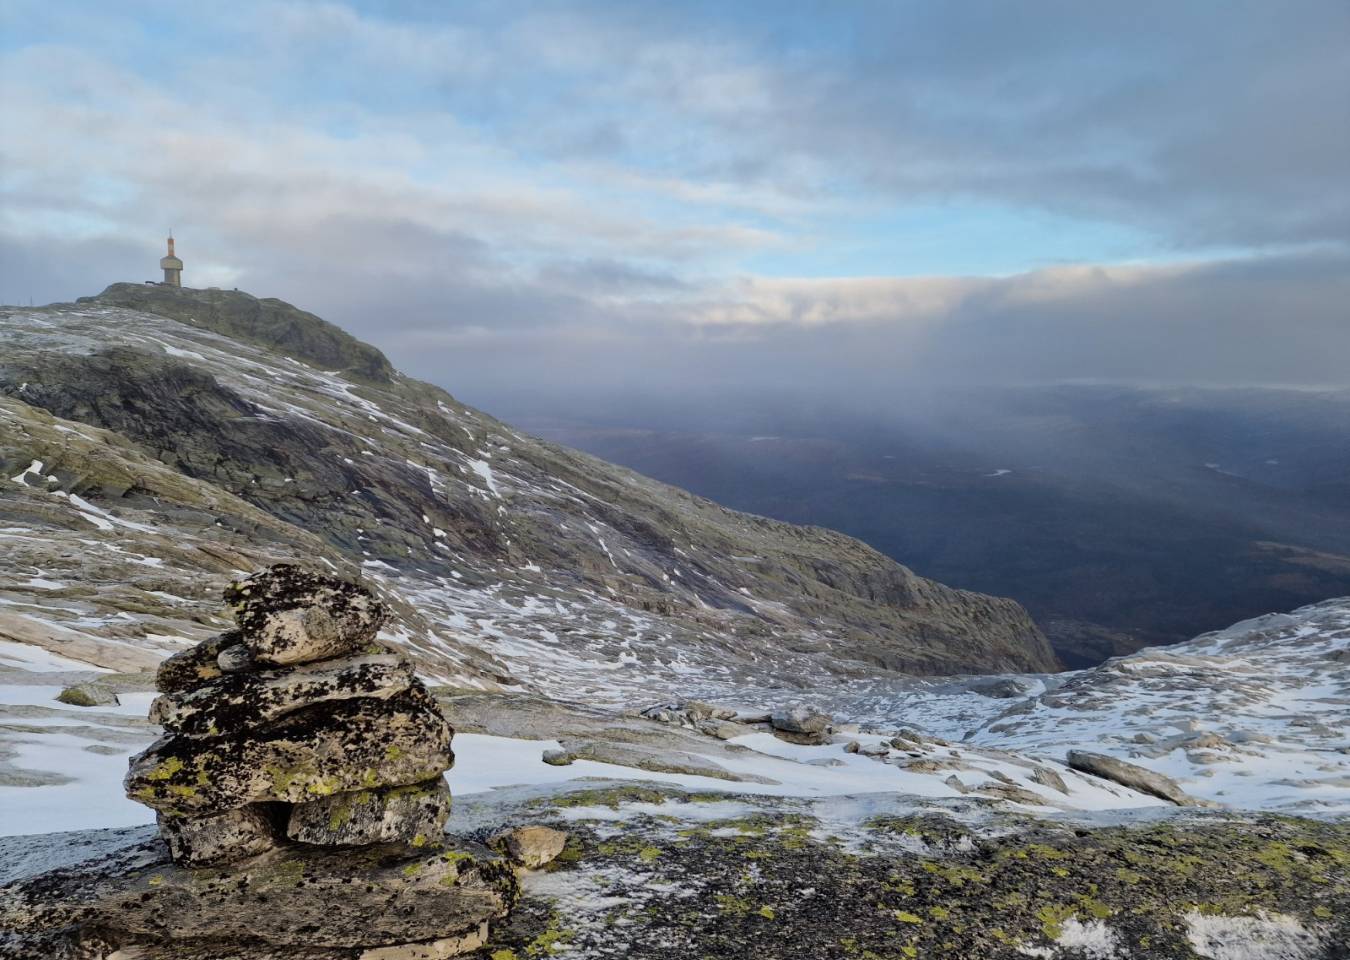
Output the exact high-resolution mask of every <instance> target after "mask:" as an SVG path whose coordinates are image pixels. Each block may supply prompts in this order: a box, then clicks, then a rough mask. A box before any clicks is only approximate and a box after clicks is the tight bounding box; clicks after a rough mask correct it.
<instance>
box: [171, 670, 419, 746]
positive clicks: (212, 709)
mask: <svg viewBox="0 0 1350 960" xmlns="http://www.w3.org/2000/svg"><path fill="white" fill-rule="evenodd" d="M412 681H413V672H412V665H411V664H409V663H408V662H406V661H403V660H400V659H399V658H398V657H393V656H380V657H355V658H352V659H347V660H336V661H332V660H330V661H325V662H323V663H315V664H305V665H303V666H299V667H291V668H286V669H280V670H277V669H273V670H259V671H256V672H250V673H236V674H230V675H229V676H222V677H220V678H218V679H216V680H212V681H211V682H210V683H206V684H203V685H202V686H200V687H198V688H197V689H195V690H189V691H187V692H186V693H172V694H164V695H163V696H160V697H158V698H156V700H155V702H154V703H152V704H151V705H150V719H151V721H153V722H154V723H158V724H160V725H161V726H162V727H164V729H165V730H167V731H169V732H170V733H181V734H186V735H190V736H212V737H213V736H217V735H220V734H228V733H236V732H239V731H242V730H248V729H251V728H254V727H257V726H260V725H262V724H264V723H267V722H269V721H272V720H276V719H277V718H279V717H283V716H285V715H286V714H288V713H294V712H295V711H296V710H299V709H300V708H301V707H307V706H311V705H313V704H317V703H325V702H331V701H335V700H350V699H353V698H355V697H372V698H376V699H381V700H383V699H388V698H389V697H392V696H394V695H395V694H398V693H401V692H402V691H404V690H406V689H408V687H409V686H410V685H411V684H412Z"/></svg>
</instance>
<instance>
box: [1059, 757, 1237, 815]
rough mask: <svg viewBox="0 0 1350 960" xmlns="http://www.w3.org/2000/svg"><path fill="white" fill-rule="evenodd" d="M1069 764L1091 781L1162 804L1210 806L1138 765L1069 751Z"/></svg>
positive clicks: (1168, 779) (1174, 783) (1166, 779)
mask: <svg viewBox="0 0 1350 960" xmlns="http://www.w3.org/2000/svg"><path fill="white" fill-rule="evenodd" d="M1068 764H1069V766H1070V767H1071V768H1073V769H1074V770H1080V771H1082V772H1083V773H1090V774H1092V775H1093V776H1094V777H1101V778H1102V779H1104V780H1111V781H1114V782H1115V783H1118V784H1120V785H1121V786H1123V787H1129V788H1130V789H1131V790H1138V791H1140V792H1142V793H1147V794H1151V795H1152V796H1155V797H1158V798H1159V799H1162V800H1169V801H1171V802H1172V803H1175V804H1176V805H1177V806H1179V807H1203V806H1213V804H1211V803H1209V802H1208V801H1205V800H1201V799H1198V798H1196V797H1193V796H1191V795H1190V794H1189V793H1187V792H1186V791H1185V790H1183V789H1181V785H1180V784H1179V783H1177V782H1176V781H1175V780H1173V779H1172V778H1171V777H1169V776H1165V775H1164V774H1161V773H1156V772H1154V771H1152V770H1149V769H1146V768H1145V767H1141V766H1139V765H1138V764H1134V763H1128V762H1126V761H1124V760H1118V759H1116V758H1115V757H1108V756H1106V755H1105V754H1103V753H1091V752H1089V751H1087V750H1070V751H1069V755H1068Z"/></svg>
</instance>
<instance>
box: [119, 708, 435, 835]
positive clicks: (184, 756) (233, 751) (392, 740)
mask: <svg viewBox="0 0 1350 960" xmlns="http://www.w3.org/2000/svg"><path fill="white" fill-rule="evenodd" d="M453 736H454V729H453V728H452V727H451V726H450V724H449V723H448V722H446V720H445V717H443V716H442V715H441V712H440V709H439V708H438V707H437V706H436V701H435V700H433V699H432V698H431V695H430V694H429V693H427V692H426V689H425V688H424V687H423V686H422V685H421V684H420V683H414V684H413V686H411V687H409V688H408V689H407V690H405V691H404V692H402V693H400V694H398V695H397V696H395V697H393V698H391V699H389V700H373V699H369V698H362V699H357V700H342V701H338V702H336V703H323V704H319V705H317V706H313V707H306V708H304V709H303V710H298V711H296V712H295V713H292V714H289V715H288V716H286V717H283V718H282V719H281V720H279V721H277V722H276V723H275V724H273V725H272V726H269V727H267V728H265V729H263V730H259V731H256V732H254V733H252V734H250V735H248V736H242V737H230V736H221V737H181V736H169V737H163V738H161V739H160V740H157V741H156V742H155V743H153V744H151V746H150V747H149V748H147V749H146V750H145V751H143V752H142V753H139V754H137V755H136V756H134V757H132V758H131V761H130V766H131V769H130V770H129V771H128V773H127V776H126V780H125V781H124V785H125V787H126V791H127V796H129V797H131V799H133V800H136V801H138V802H140V803H144V804H145V805H146V806H149V807H153V808H154V809H156V810H159V811H162V812H168V813H177V814H183V815H187V816H192V815H198V816H200V815H203V814H207V813H216V812H222V811H225V810H232V809H234V808H235V807H242V806H244V805H246V804H250V803H260V802H264V801H284V802H286V803H300V802H303V801H306V800H314V799H316V798H319V797H326V796H331V795H332V794H335V793H344V792H350V791H353V790H365V789H370V788H372V787H382V786H402V785H404V784H410V783H421V782H423V781H426V780H430V779H432V778H434V777H437V776H439V775H440V774H441V773H443V772H444V771H446V770H448V769H449V768H450V767H451V766H452V765H453V764H454V759H455V755H454V753H453V752H451V749H450V741H451V739H452V737H453Z"/></svg>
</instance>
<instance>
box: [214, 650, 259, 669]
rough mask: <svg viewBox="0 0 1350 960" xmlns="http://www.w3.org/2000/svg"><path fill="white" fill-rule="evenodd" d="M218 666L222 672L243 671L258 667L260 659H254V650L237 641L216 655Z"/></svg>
mask: <svg viewBox="0 0 1350 960" xmlns="http://www.w3.org/2000/svg"><path fill="white" fill-rule="evenodd" d="M216 666H217V667H218V668H219V669H220V672H221V673H242V672H243V671H245V670H256V669H258V661H257V660H254V659H253V651H252V650H250V649H249V648H248V647H246V646H244V644H242V643H236V644H235V645H234V646H232V647H226V648H225V649H224V650H222V651H220V654H219V655H218V656H217V657H216Z"/></svg>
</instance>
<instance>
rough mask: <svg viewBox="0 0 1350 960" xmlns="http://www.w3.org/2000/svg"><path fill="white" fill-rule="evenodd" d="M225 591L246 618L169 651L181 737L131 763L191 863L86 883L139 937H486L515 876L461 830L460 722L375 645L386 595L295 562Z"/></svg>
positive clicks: (388, 946)
mask: <svg viewBox="0 0 1350 960" xmlns="http://www.w3.org/2000/svg"><path fill="white" fill-rule="evenodd" d="M225 599H226V601H227V602H228V603H229V604H231V606H232V608H233V612H234V616H235V620H236V623H237V625H238V629H237V630H233V631H230V632H228V633H225V634H222V635H220V636H218V637H213V638H211V639H209V640H206V641H204V642H202V643H201V644H199V645H197V646H196V647H195V648H193V649H191V650H187V651H184V652H183V653H180V654H177V655H175V656H173V657H171V658H169V659H168V660H166V661H165V662H164V663H163V664H162V665H161V667H160V669H159V672H158V675H157V677H156V683H157V686H158V688H159V690H160V691H161V696H159V697H158V698H157V699H156V700H155V702H154V704H153V705H152V707H151V719H153V720H155V721H156V722H158V723H160V724H161V725H162V726H163V727H164V730H165V735H164V736H163V737H162V738H161V739H159V740H158V741H156V742H155V743H154V744H152V745H151V746H150V747H149V748H148V749H146V750H145V751H144V752H143V753H141V754H139V755H137V756H135V757H133V758H132V759H131V763H130V771H129V772H128V774H127V777H126V783H125V786H126V790H127V794H128V795H129V796H130V797H131V798H132V799H134V800H137V801H139V802H141V803H144V804H146V805H148V806H150V807H152V808H154V809H155V811H156V812H157V814H158V820H159V828H160V832H161V834H162V836H163V838H164V840H165V841H166V842H167V846H168V851H169V855H170V858H171V860H172V865H169V866H167V868H166V867H165V866H161V865H158V864H148V865H145V866H143V867H138V868H137V869H136V870H135V871H132V872H130V873H124V874H121V873H120V874H119V876H118V878H117V879H116V881H113V880H111V879H110V880H108V881H106V882H105V881H102V880H100V881H99V882H98V884H97V886H98V889H97V890H96V891H95V890H92V889H91V890H81V891H80V893H79V897H77V898H75V899H80V898H84V899H86V900H91V901H93V902H96V903H98V904H99V906H98V909H97V911H96V913H97V915H99V916H102V917H104V918H109V917H111V918H113V919H112V921H111V924H112V926H113V927H114V928H116V929H118V930H119V931H121V934H122V935H123V936H125V937H128V938H129V940H128V942H133V943H138V944H145V943H149V944H166V943H175V944H186V943H188V942H195V943H209V942H213V941H227V942H228V943H229V944H231V947H230V949H237V947H238V944H240V943H243V942H252V941H253V940H255V939H256V940H257V941H259V942H261V943H263V944H264V945H270V946H269V947H268V949H269V950H270V949H272V947H276V946H277V945H284V946H286V947H287V948H289V947H291V946H295V947H300V946H303V947H306V948H310V947H324V948H341V949H340V950H339V952H338V953H334V954H332V956H338V955H340V956H342V957H348V956H351V957H358V956H359V957H361V958H371V960H374V958H381V960H384V958H395V957H398V958H402V957H409V958H411V957H418V958H424V957H440V956H450V955H452V954H455V953H459V952H461V951H464V950H468V949H473V948H475V947H476V946H478V945H479V944H481V943H482V942H483V939H484V938H485V937H486V935H487V921H488V920H489V919H491V918H494V917H500V916H502V915H504V914H505V913H506V911H507V910H508V909H509V908H510V906H511V904H512V903H513V902H514V900H515V897H516V895H517V889H518V887H517V883H516V878H515V873H514V871H513V868H512V867H511V866H510V864H509V863H507V862H506V861H504V860H502V859H501V858H500V857H498V856H497V855H496V854H494V853H493V852H492V851H491V850H488V849H487V848H485V847H482V846H480V845H476V844H472V843H468V842H463V841H453V842H451V843H450V845H449V846H446V844H447V838H446V837H445V834H444V825H445V820H446V816H447V815H448V813H449V809H450V794H449V789H448V787H447V786H446V783H445V779H444V777H443V776H442V774H443V772H444V771H445V770H447V769H448V768H449V767H450V766H451V764H452V763H453V762H454V755H453V753H452V752H451V749H450V744H451V738H452V737H453V734H454V731H453V729H452V728H451V726H450V724H449V723H448V722H447V721H446V719H445V718H444V717H443V716H442V715H441V712H440V709H439V707H438V706H437V704H436V702H435V700H434V699H433V698H432V696H431V694H430V693H429V692H428V691H427V690H426V688H425V687H424V686H423V685H422V684H421V682H420V681H418V680H417V679H416V677H415V676H414V674H413V669H412V666H411V665H410V664H409V663H408V662H407V661H406V660H404V659H403V658H401V657H400V656H398V655H396V654H394V653H393V652H391V651H390V650H388V649H386V648H383V647H381V646H380V645H378V644H377V643H376V642H375V638H376V634H377V633H378V631H379V629H380V627H381V625H382V624H383V623H384V622H385V620H386V618H387V611H386V609H385V608H384V606H383V605H382V604H381V603H380V602H379V601H378V600H377V599H376V598H375V597H374V596H372V595H371V593H370V592H369V591H367V590H365V589H364V588H362V587H360V586H357V585H355V584H352V583H348V582H346V581H343V580H338V579H336V578H333V577H328V576H324V575H320V574H315V573H311V572H308V571H306V570H304V569H301V568H300V567H297V566H292V565H284V564H283V565H277V566H273V567H271V568H269V569H267V570H264V571H262V572H261V573H258V574H255V575H253V576H251V577H248V578H246V579H244V580H241V581H239V582H236V583H233V584H231V585H230V586H229V587H228V588H227V590H226V593H225ZM142 873H144V874H145V876H143V877H142V876H141V874H142ZM105 888H106V889H105ZM335 898H337V899H335ZM25 909H28V908H25ZM32 909H33V910H34V911H36V912H38V913H40V912H42V911H44V910H45V911H47V912H50V913H52V916H51V917H50V918H48V919H47V920H45V921H43V922H45V923H49V924H55V923H56V922H58V920H60V919H62V918H63V916H64V915H62V914H60V911H59V910H58V909H57V906H56V905H54V904H46V905H42V906H41V907H40V908H39V907H33V908H32ZM61 909H65V908H64V907H62V908H61ZM94 914H95V911H93V910H85V912H84V914H81V916H84V915H94ZM39 926H40V924H39ZM179 949H185V947H173V948H172V950H179ZM194 949H195V948H194ZM172 950H171V951H170V955H175V956H176V955H177V954H172ZM138 955H139V954H138ZM149 955H150V954H147V956H149ZM192 955H193V956H194V957H196V956H198V955H199V954H197V953H193V954H192ZM200 955H202V956H215V954H213V953H210V951H209V950H208V951H207V952H205V953H202V954H200ZM222 955H229V956H235V955H236V954H235V953H229V952H228V951H227V954H222ZM238 955H242V954H238ZM264 955H265V956H268V957H271V956H273V955H274V954H273V953H271V952H266V951H264V952H263V953H259V954H258V956H264ZM275 955H277V956H289V955H290V954H288V953H286V952H285V950H281V951H280V952H277V953H276V954H275ZM329 955H330V954H328V953H324V954H323V956H325V957H327V956H329ZM154 956H159V954H154ZM249 956H250V957H252V956H254V954H249ZM305 956H307V957H308V956H310V954H308V953H306V954H305ZM315 956H318V954H315Z"/></svg>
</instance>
